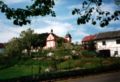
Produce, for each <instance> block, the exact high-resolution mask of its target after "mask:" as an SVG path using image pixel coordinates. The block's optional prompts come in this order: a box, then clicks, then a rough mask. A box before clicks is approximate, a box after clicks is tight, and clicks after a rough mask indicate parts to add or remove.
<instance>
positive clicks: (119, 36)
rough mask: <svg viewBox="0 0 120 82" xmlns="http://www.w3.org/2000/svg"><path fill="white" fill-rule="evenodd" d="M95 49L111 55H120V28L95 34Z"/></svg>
mask: <svg viewBox="0 0 120 82" xmlns="http://www.w3.org/2000/svg"><path fill="white" fill-rule="evenodd" d="M95 42H96V50H97V51H98V52H107V55H110V56H111V57H120V30H119V31H110V32H103V33H98V34H96V38H95Z"/></svg>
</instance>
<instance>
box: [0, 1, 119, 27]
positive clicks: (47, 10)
mask: <svg viewBox="0 0 120 82" xmlns="http://www.w3.org/2000/svg"><path fill="white" fill-rule="evenodd" d="M102 3H103V1H102V0H84V1H83V3H82V8H75V9H74V10H73V11H72V14H73V15H75V14H77V15H78V19H77V24H78V25H80V24H86V23H88V22H90V21H91V23H92V24H93V25H96V24H97V22H99V24H100V26H101V27H104V26H107V25H109V23H110V22H111V21H112V20H114V21H116V20H119V16H120V10H116V11H114V13H113V14H111V13H110V12H109V11H103V10H102V9H101V7H102ZM115 4H117V5H120V1H119V0H115ZM54 5H55V0H33V4H31V5H29V6H28V5H27V6H26V7H25V8H17V9H15V8H10V7H9V6H8V5H7V4H5V3H4V1H0V11H1V12H2V13H4V14H5V15H6V18H7V19H10V20H13V24H15V25H20V26H22V25H26V24H28V23H30V22H31V20H30V17H33V16H46V15H51V16H53V17H55V16H56V15H55V12H54V11H53V10H52V9H53V7H54ZM94 11H95V12H97V13H98V15H97V16H95V14H94V13H93V12H94Z"/></svg>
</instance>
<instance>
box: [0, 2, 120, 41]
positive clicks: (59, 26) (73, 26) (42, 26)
mask: <svg viewBox="0 0 120 82" xmlns="http://www.w3.org/2000/svg"><path fill="white" fill-rule="evenodd" d="M4 1H5V3H6V4H8V5H9V6H10V7H14V8H19V7H20V8H24V7H25V5H26V4H27V5H29V4H31V0H4ZM82 1H83V0H56V5H55V6H54V10H55V12H56V15H57V16H56V17H51V16H46V17H41V16H38V17H31V20H32V21H31V24H28V25H25V26H22V27H20V26H16V25H13V23H12V21H11V20H7V19H6V17H5V16H4V14H3V13H0V43H1V42H8V41H9V40H10V39H11V38H13V37H19V34H20V32H21V31H23V30H26V29H28V28H31V29H33V30H34V32H35V33H44V32H50V30H51V29H53V32H54V33H55V34H56V35H58V36H62V37H64V36H65V35H66V33H68V32H69V33H70V34H71V35H72V41H73V42H76V41H77V42H80V41H81V39H82V38H83V37H84V36H87V35H91V34H95V33H99V32H104V31H112V30H120V23H119V22H120V21H116V22H113V21H112V22H111V23H110V25H108V26H106V27H105V28H101V27H100V26H99V25H95V26H93V25H91V24H90V23H88V24H85V25H77V23H76V19H77V17H76V16H73V15H72V14H71V12H72V10H73V9H74V8H76V7H81V2H82ZM103 1H104V3H103V6H102V9H103V10H109V11H111V12H113V11H114V10H115V9H119V10H120V6H116V5H115V4H114V0H103Z"/></svg>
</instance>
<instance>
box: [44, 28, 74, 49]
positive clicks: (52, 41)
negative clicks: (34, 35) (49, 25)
mask: <svg viewBox="0 0 120 82" xmlns="http://www.w3.org/2000/svg"><path fill="white" fill-rule="evenodd" d="M59 38H62V39H63V40H64V42H65V43H71V41H72V37H71V35H70V34H69V33H68V34H66V36H65V37H59V36H57V35H56V34H54V33H53V30H52V29H51V32H50V33H49V35H48V37H47V39H46V46H45V47H44V49H48V48H56V46H57V40H58V39H59Z"/></svg>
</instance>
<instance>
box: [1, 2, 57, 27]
mask: <svg viewBox="0 0 120 82" xmlns="http://www.w3.org/2000/svg"><path fill="white" fill-rule="evenodd" d="M54 5H55V3H54V0H33V4H31V5H27V6H26V7H25V8H24V9H22V8H17V9H15V8H10V7H9V6H8V5H7V4H5V3H4V1H0V11H1V12H2V13H4V14H5V15H6V17H7V19H10V20H13V24H15V25H20V26H22V25H26V24H27V23H30V22H31V20H30V19H29V17H31V16H46V15H51V16H55V12H54V11H53V10H52V8H53V6H54Z"/></svg>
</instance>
